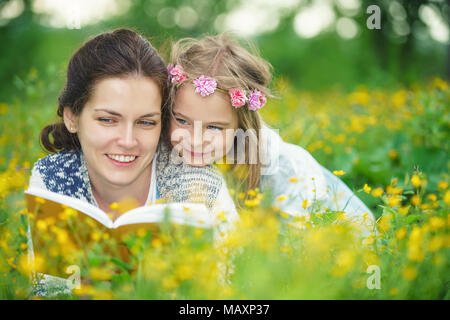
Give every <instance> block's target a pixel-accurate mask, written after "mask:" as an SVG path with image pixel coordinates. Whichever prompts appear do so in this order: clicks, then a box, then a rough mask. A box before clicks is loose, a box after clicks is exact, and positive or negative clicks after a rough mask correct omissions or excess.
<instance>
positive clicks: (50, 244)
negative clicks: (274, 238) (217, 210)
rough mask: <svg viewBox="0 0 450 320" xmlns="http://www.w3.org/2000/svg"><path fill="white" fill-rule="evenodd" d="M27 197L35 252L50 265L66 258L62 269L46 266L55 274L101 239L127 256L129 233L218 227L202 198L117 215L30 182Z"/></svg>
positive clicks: (48, 271)
mask: <svg viewBox="0 0 450 320" xmlns="http://www.w3.org/2000/svg"><path fill="white" fill-rule="evenodd" d="M25 198H26V201H27V208H28V212H29V213H30V214H31V217H32V219H30V226H31V236H32V241H33V247H34V253H35V255H36V254H39V255H40V256H41V257H42V258H43V259H44V260H45V262H46V263H47V264H51V265H55V264H56V263H51V261H53V260H55V261H56V260H58V261H59V262H61V259H63V260H65V261H64V263H63V265H62V266H60V267H59V268H58V269H54V268H52V270H49V269H48V268H46V272H47V273H50V274H53V275H57V274H61V273H62V272H63V269H64V268H66V267H67V266H68V265H69V264H70V263H75V261H78V260H79V259H81V258H82V259H85V262H86V259H89V257H88V255H89V254H91V253H92V252H93V251H95V248H96V247H98V246H99V243H101V244H102V246H103V247H108V244H111V243H112V242H114V241H115V244H119V246H117V245H115V246H113V245H111V247H114V248H113V249H111V250H112V251H114V252H113V253H118V254H119V258H121V259H122V260H123V261H128V258H129V256H130V250H129V248H128V247H127V245H126V239H128V238H126V237H127V236H130V235H131V236H136V235H141V236H142V237H143V235H144V234H150V235H151V237H152V238H154V237H155V236H156V235H158V233H159V232H160V229H161V227H162V226H163V225H170V226H172V225H176V226H187V227H192V228H191V229H195V228H202V229H210V230H212V228H213V226H214V219H213V215H212V214H211V213H210V211H209V210H208V209H207V208H206V206H205V205H204V204H200V203H164V204H163V203H159V204H152V205H148V206H143V207H137V208H133V209H131V210H129V211H126V212H124V213H122V214H121V215H120V216H119V217H117V218H116V219H115V220H113V219H112V216H111V214H109V215H108V213H107V212H104V211H103V210H101V209H100V208H98V207H96V206H94V205H91V204H90V203H88V202H86V201H83V200H80V199H76V198H72V197H68V196H65V195H61V194H58V193H54V192H51V191H48V190H44V189H40V188H34V187H30V188H28V189H27V190H26V191H25ZM111 211H113V210H111ZM148 231H150V232H148ZM147 239H148V238H147ZM59 262H58V264H60V263H59ZM55 273H56V274H55Z"/></svg>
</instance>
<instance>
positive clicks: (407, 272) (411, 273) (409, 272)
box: [402, 266, 417, 281]
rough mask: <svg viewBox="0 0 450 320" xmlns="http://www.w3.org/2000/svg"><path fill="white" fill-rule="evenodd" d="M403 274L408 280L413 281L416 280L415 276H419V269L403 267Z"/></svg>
mask: <svg viewBox="0 0 450 320" xmlns="http://www.w3.org/2000/svg"><path fill="white" fill-rule="evenodd" d="M402 275H403V277H404V278H405V279H406V280H408V281H411V280H414V278H415V277H417V270H416V268H414V267H410V266H408V267H405V268H404V269H403V271H402Z"/></svg>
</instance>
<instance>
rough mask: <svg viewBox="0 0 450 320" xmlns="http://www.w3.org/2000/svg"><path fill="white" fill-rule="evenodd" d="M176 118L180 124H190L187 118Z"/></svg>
mask: <svg viewBox="0 0 450 320" xmlns="http://www.w3.org/2000/svg"><path fill="white" fill-rule="evenodd" d="M175 120H177V122H178V123H179V124H182V125H186V124H188V122H187V121H186V120H184V119H181V118H175Z"/></svg>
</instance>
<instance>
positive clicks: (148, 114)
mask: <svg viewBox="0 0 450 320" xmlns="http://www.w3.org/2000/svg"><path fill="white" fill-rule="evenodd" d="M94 111H103V112H106V113H109V114H111V115H113V116H119V117H121V116H122V115H121V114H120V113H118V112H115V111H112V110H108V109H94ZM160 115H161V112H150V113H146V114H144V115H142V116H140V117H139V118H151V117H154V116H160Z"/></svg>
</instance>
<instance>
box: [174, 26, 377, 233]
mask: <svg viewBox="0 0 450 320" xmlns="http://www.w3.org/2000/svg"><path fill="white" fill-rule="evenodd" d="M270 70H271V66H270V65H269V64H268V63H267V62H266V61H264V60H263V59H261V58H260V57H259V56H258V55H257V54H252V53H250V52H249V51H248V50H246V49H244V48H243V47H241V46H240V45H239V44H238V43H237V42H236V41H234V40H232V39H231V38H229V37H228V36H226V35H218V36H207V37H204V38H202V39H200V40H197V39H192V38H187V39H182V40H179V41H178V42H177V43H175V44H174V46H173V48H172V53H171V64H170V65H169V67H168V71H169V79H170V84H171V89H170V96H171V101H172V102H171V104H170V106H169V107H170V109H171V110H170V113H171V118H170V131H169V135H168V137H167V138H168V139H170V142H171V144H172V146H173V147H174V152H173V153H172V154H173V155H174V156H175V157H178V156H179V157H182V158H183V160H184V161H185V162H187V163H189V164H191V165H193V166H205V165H207V164H210V163H212V162H214V161H216V162H220V161H222V159H223V157H224V156H226V161H227V163H230V162H229V159H230V158H231V159H232V160H231V162H232V164H233V170H235V171H239V172H241V175H242V172H244V177H243V183H244V185H245V189H246V190H247V191H248V190H252V189H255V188H260V190H262V191H263V192H264V191H266V192H269V191H270V192H271V195H272V196H273V201H274V203H275V204H276V205H277V206H279V207H280V208H281V210H282V211H284V212H287V213H289V214H291V215H294V216H295V215H302V214H307V212H308V211H309V210H310V209H311V208H310V206H311V205H312V204H313V203H315V204H316V205H317V204H320V205H321V206H322V207H321V209H323V208H324V207H326V208H329V209H332V210H341V211H345V213H346V216H347V217H348V218H351V219H353V220H357V221H358V222H369V223H366V224H365V226H369V227H368V229H370V225H371V222H373V219H374V218H373V215H372V213H371V212H370V210H369V209H368V208H367V207H366V206H365V205H364V203H363V202H362V201H361V200H360V199H358V198H357V197H356V196H355V195H354V194H353V192H352V191H351V190H350V189H349V188H348V187H347V186H346V185H345V184H344V183H343V182H342V181H341V180H340V179H339V178H337V177H336V176H335V175H333V174H332V173H331V172H330V171H329V170H327V169H325V168H324V167H322V166H321V165H320V164H319V163H318V162H317V161H316V160H315V159H314V158H313V157H312V156H311V155H310V154H309V153H308V152H307V151H306V150H305V149H303V148H301V147H300V146H297V145H293V144H289V143H286V142H284V141H283V140H282V139H281V138H280V136H279V135H278V134H277V133H276V132H275V131H274V130H272V129H269V127H268V126H267V125H266V124H265V123H264V122H263V121H262V119H261V117H260V115H259V113H258V110H259V109H261V108H262V107H264V105H265V104H266V101H267V99H270V97H271V94H270V91H269V89H268V85H269V82H270V80H271V72H270ZM242 169H244V170H242ZM367 232H369V230H367ZM367 232H365V233H367Z"/></svg>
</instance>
